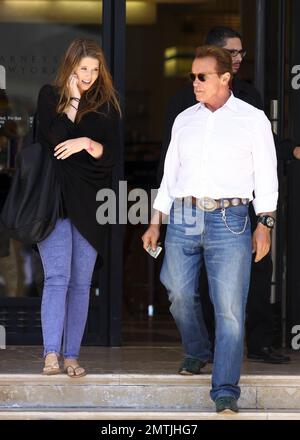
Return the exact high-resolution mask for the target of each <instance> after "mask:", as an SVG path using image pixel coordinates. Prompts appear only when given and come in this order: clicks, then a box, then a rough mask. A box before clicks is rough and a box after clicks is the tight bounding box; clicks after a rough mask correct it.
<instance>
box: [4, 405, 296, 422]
mask: <svg viewBox="0 0 300 440" xmlns="http://www.w3.org/2000/svg"><path fill="white" fill-rule="evenodd" d="M0 420H106V421H109V420H136V421H137V420H300V411H299V412H297V411H283V410H282V411H259V410H256V411H255V410H252V411H250V410H248V411H246V410H244V411H243V410H242V411H240V412H239V413H238V414H232V415H228V414H225V415H221V414H216V413H215V412H213V411H138V410H131V411H128V410H124V411H121V410H119V411H116V410H114V409H111V408H110V409H107V410H105V411H104V410H103V409H102V408H93V409H91V410H84V411H83V410H82V409H78V410H76V409H72V410H70V409H66V408H56V409H55V410H54V409H51V408H44V409H43V410H37V409H27V410H26V411H25V410H20V409H8V410H2V411H0Z"/></svg>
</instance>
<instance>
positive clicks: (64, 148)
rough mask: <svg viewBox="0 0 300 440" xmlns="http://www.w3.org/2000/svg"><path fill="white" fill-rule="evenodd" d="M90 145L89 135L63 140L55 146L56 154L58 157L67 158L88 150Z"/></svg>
mask: <svg viewBox="0 0 300 440" xmlns="http://www.w3.org/2000/svg"><path fill="white" fill-rule="evenodd" d="M89 146H90V139H89V138H87V137H80V138H76V139H68V140H67V141H64V142H61V143H60V144H58V145H56V147H55V148H54V156H55V157H56V159H67V157H70V156H72V154H75V153H79V152H80V151H82V150H86V149H87V148H89Z"/></svg>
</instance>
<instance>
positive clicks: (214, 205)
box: [192, 197, 249, 212]
mask: <svg viewBox="0 0 300 440" xmlns="http://www.w3.org/2000/svg"><path fill="white" fill-rule="evenodd" d="M192 204H193V205H196V206H197V207H198V208H200V209H202V211H208V212H211V211H215V210H216V209H224V208H230V207H232V206H238V205H249V199H241V198H239V197H234V198H231V199H218V200H216V199H211V198H210V197H201V198H200V199H196V197H192Z"/></svg>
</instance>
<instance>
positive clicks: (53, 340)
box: [38, 219, 97, 359]
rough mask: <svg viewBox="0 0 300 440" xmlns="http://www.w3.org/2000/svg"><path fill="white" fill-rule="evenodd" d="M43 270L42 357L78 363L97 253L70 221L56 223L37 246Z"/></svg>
mask: <svg viewBox="0 0 300 440" xmlns="http://www.w3.org/2000/svg"><path fill="white" fill-rule="evenodd" d="M38 248H39V252H40V255H41V259H42V263H43V267H44V291H43V300H42V311H41V318H42V329H43V339H44V356H46V354H47V353H51V352H54V353H57V354H60V351H61V344H62V336H64V338H63V339H64V340H63V355H64V357H65V358H70V359H77V358H78V356H79V350H80V345H81V340H82V336H83V332H84V328H85V324H86V320H87V314H88V306H89V296H90V287H91V279H92V275H93V269H94V265H95V261H96V257H97V252H96V250H95V249H94V248H93V247H92V246H91V245H90V243H88V242H87V240H86V239H85V238H84V237H82V235H81V234H80V233H79V232H78V230H77V229H76V228H75V226H74V225H73V224H72V223H71V222H70V220H69V219H64V220H61V219H60V220H58V221H57V223H56V225H55V229H54V230H53V231H52V232H51V234H50V235H49V236H48V237H47V238H46V239H45V240H43V241H42V242H40V243H38Z"/></svg>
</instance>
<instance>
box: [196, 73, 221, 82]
mask: <svg viewBox="0 0 300 440" xmlns="http://www.w3.org/2000/svg"><path fill="white" fill-rule="evenodd" d="M207 75H219V73H218V72H208V73H193V72H191V73H190V80H191V81H193V82H194V81H195V80H196V78H198V80H199V81H201V82H205V81H206V80H207V78H206V76H207Z"/></svg>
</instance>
